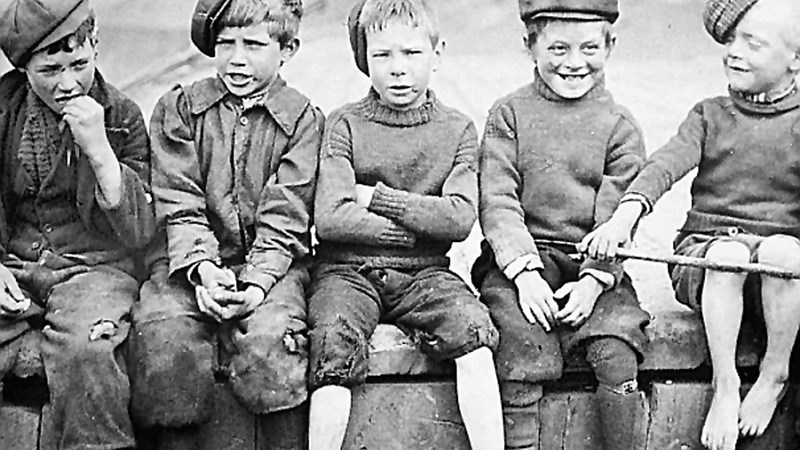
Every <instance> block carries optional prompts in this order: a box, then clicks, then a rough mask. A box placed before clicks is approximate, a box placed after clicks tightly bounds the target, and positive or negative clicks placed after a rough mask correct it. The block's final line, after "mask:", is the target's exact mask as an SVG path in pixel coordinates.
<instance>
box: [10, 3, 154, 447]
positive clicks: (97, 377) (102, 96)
mask: <svg viewBox="0 0 800 450" xmlns="http://www.w3.org/2000/svg"><path fill="white" fill-rule="evenodd" d="M97 44H98V38H97V26H96V20H95V15H94V12H93V11H92V9H91V7H90V5H89V2H88V1H86V0H36V1H34V0H13V1H11V2H10V3H8V4H7V9H5V11H4V12H3V14H2V18H0V48H2V51H3V53H4V54H5V55H6V56H7V57H8V60H9V61H10V62H11V63H12V64H13V65H14V67H16V69H15V70H12V71H9V72H8V73H6V74H5V75H3V77H2V78H0V347H2V349H3V352H2V354H3V355H5V357H4V358H10V359H4V360H3V361H0V368H1V369H0V379H2V377H3V376H4V375H5V374H6V371H8V370H9V369H10V368H11V366H12V365H13V364H14V360H15V359H17V357H18V354H19V355H20V356H21V355H22V354H21V353H18V350H19V349H20V348H22V347H24V344H23V343H24V342H25V341H26V340H27V338H28V337H33V338H34V339H36V340H38V341H41V345H40V352H41V356H42V362H43V364H44V371H45V375H46V377H47V384H48V388H49V394H50V411H51V412H52V414H50V415H49V416H48V417H49V420H50V421H51V422H52V423H51V424H49V425H46V426H45V427H46V428H48V429H51V430H53V432H54V440H55V446H56V447H57V448H59V449H85V448H106V449H123V448H124V449H132V448H134V445H135V442H134V435H133V426H132V424H131V420H130V418H129V416H128V403H129V400H130V385H129V381H128V376H127V374H126V370H125V367H124V363H123V359H122V354H121V352H119V351H118V350H119V349H120V346H121V345H122V344H123V342H124V341H125V339H126V338H127V337H128V329H129V312H130V309H131V307H132V306H133V304H134V302H135V301H136V299H137V298H138V292H139V282H138V280H137V276H138V275H139V273H138V271H137V264H136V263H135V258H134V255H135V254H136V253H137V251H138V250H140V249H141V248H142V247H144V246H146V244H147V243H148V242H149V241H150V240H151V238H152V235H153V232H154V230H155V223H156V222H155V215H154V213H153V206H152V202H151V196H150V149H149V144H148V139H147V131H146V129H145V124H144V120H143V118H142V113H141V111H140V110H139V107H138V106H136V104H135V103H134V102H133V101H131V100H130V99H129V98H127V97H125V96H124V95H123V94H122V93H120V92H119V91H118V90H117V89H116V88H114V87H113V86H111V85H110V84H108V83H106V81H105V80H104V79H103V77H102V76H101V75H100V72H99V71H98V70H97V67H96V61H97Z"/></svg>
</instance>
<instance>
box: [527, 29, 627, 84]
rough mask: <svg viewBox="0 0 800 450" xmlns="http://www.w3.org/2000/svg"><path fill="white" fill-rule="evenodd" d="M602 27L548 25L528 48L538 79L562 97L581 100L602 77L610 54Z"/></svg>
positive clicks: (609, 46) (609, 47)
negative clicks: (537, 71) (537, 72)
mask: <svg viewBox="0 0 800 450" xmlns="http://www.w3.org/2000/svg"><path fill="white" fill-rule="evenodd" d="M606 26H607V25H606V24H605V23H604V22H599V21H592V22H582V21H562V20H555V21H552V22H550V23H549V24H548V25H547V26H546V27H545V28H544V30H542V33H541V34H540V35H539V37H538V38H537V40H536V42H534V43H532V44H531V45H530V51H531V55H532V56H533V60H534V62H535V63H536V67H537V68H538V69H539V75H540V76H541V77H542V80H543V81H544V82H545V83H546V84H547V85H548V86H550V89H552V90H553V91H554V92H555V93H556V94H558V95H560V96H561V97H564V98H570V99H575V98H581V97H583V96H584V95H586V93H587V92H589V91H590V90H591V89H592V88H593V87H594V86H595V85H596V84H597V83H598V82H599V81H600V80H601V79H602V78H603V73H604V69H605V65H606V60H608V55H609V54H610V52H611V46H613V42H614V39H613V38H612V39H611V44H610V45H607V44H606V33H605V30H606Z"/></svg>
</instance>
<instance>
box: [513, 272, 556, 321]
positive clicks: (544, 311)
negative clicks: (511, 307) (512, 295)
mask: <svg viewBox="0 0 800 450" xmlns="http://www.w3.org/2000/svg"><path fill="white" fill-rule="evenodd" d="M514 284H516V285H517V292H518V294H519V307H520V308H521V309H522V314H523V315H524V316H525V318H526V319H528V322H530V323H539V325H541V326H542V328H544V331H547V332H548V333H549V332H550V330H552V329H553V326H555V323H556V321H555V312H556V311H558V305H556V302H555V301H554V300H553V290H552V289H550V285H549V284H547V282H546V281H545V280H544V278H542V275H541V274H540V273H539V271H538V270H532V271H527V270H526V271H523V272H522V273H520V274H519V275H517V277H516V278H514Z"/></svg>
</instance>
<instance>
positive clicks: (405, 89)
mask: <svg viewBox="0 0 800 450" xmlns="http://www.w3.org/2000/svg"><path fill="white" fill-rule="evenodd" d="M389 91H391V92H393V93H395V94H408V93H411V92H413V91H414V88H412V87H411V86H389Z"/></svg>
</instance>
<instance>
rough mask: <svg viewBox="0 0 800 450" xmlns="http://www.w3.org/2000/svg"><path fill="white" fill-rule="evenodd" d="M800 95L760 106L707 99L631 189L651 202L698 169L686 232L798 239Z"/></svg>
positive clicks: (652, 158) (730, 98)
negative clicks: (728, 230)
mask: <svg viewBox="0 0 800 450" xmlns="http://www.w3.org/2000/svg"><path fill="white" fill-rule="evenodd" d="M798 106H800V93H798V92H794V93H792V94H790V95H789V96H787V97H785V98H784V99H782V100H780V101H778V102H777V103H774V104H757V103H753V102H750V101H747V100H745V99H744V98H743V97H741V96H740V95H738V94H737V93H735V92H731V93H730V96H722V97H716V98H711V99H707V100H704V101H702V102H700V103H698V104H697V105H696V106H695V107H694V108H692V110H691V112H690V113H689V116H688V117H687V118H686V120H684V122H683V124H681V126H680V128H679V129H678V133H677V134H676V135H675V136H674V137H673V138H672V139H670V141H669V142H668V143H667V144H666V145H664V146H663V147H662V148H660V149H659V150H658V151H656V152H655V153H653V154H652V155H651V156H650V159H649V160H648V161H647V163H646V165H645V168H644V169H643V170H642V173H641V174H640V175H639V176H638V177H637V178H636V180H635V181H634V182H633V183H632V184H631V186H630V188H629V189H628V192H629V193H635V194H637V195H640V196H643V197H644V198H645V199H646V200H647V201H648V202H649V203H650V205H652V204H654V203H655V202H656V200H658V198H659V197H661V195H662V194H664V192H666V191H667V190H668V189H669V188H670V186H672V184H673V183H674V182H676V181H678V180H679V179H681V178H682V177H683V176H684V175H686V174H687V173H688V172H689V171H691V170H692V169H694V168H698V172H697V177H696V178H695V179H694V182H693V184H692V189H691V193H692V207H691V210H690V211H689V214H688V216H687V218H686V222H685V224H684V226H683V231H685V232H714V231H715V230H718V229H721V228H723V227H738V228H740V229H741V230H743V231H745V232H748V233H754V234H759V235H771V234H776V233H786V234H790V235H793V236H798V237H800V108H798Z"/></svg>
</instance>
